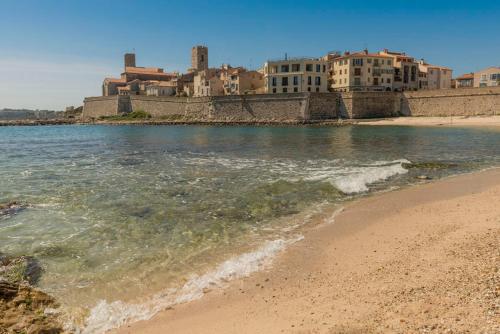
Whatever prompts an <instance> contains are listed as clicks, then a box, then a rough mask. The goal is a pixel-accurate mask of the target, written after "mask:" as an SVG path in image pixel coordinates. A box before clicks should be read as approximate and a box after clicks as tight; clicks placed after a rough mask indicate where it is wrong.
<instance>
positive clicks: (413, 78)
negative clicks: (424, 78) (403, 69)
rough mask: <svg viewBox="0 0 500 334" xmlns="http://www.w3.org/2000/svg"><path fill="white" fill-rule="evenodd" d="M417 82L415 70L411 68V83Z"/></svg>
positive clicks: (413, 67)
mask: <svg viewBox="0 0 500 334" xmlns="http://www.w3.org/2000/svg"><path fill="white" fill-rule="evenodd" d="M415 80H417V68H416V67H415V66H412V67H411V81H415Z"/></svg>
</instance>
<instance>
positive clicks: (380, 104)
mask: <svg viewBox="0 0 500 334" xmlns="http://www.w3.org/2000/svg"><path fill="white" fill-rule="evenodd" d="M398 96H399V93H396V92H344V93H340V97H339V107H338V113H339V115H341V117H343V118H377V117H393V116H397V115H398V113H399V98H398Z"/></svg>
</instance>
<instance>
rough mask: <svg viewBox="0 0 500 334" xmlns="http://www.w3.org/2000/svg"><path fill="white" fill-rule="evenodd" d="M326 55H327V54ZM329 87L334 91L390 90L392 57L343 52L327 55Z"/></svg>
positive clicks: (392, 76)
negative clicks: (336, 54)
mask: <svg viewBox="0 0 500 334" xmlns="http://www.w3.org/2000/svg"><path fill="white" fill-rule="evenodd" d="M327 57H328V56H327ZM328 59H329V60H328V62H329V73H330V80H329V81H330V82H331V89H332V90H334V91H344V92H348V91H390V90H392V84H393V78H394V69H393V60H392V57H389V56H384V55H380V54H378V53H369V52H368V50H364V51H362V52H355V53H350V52H345V53H344V54H343V55H342V56H340V55H338V56H330V57H328Z"/></svg>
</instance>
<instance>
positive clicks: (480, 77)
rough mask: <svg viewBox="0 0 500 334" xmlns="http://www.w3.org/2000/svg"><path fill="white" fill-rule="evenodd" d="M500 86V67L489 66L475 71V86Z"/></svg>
mask: <svg viewBox="0 0 500 334" xmlns="http://www.w3.org/2000/svg"><path fill="white" fill-rule="evenodd" d="M492 86H500V67H488V68H486V69H484V70H482V71H478V72H475V73H474V87H492Z"/></svg>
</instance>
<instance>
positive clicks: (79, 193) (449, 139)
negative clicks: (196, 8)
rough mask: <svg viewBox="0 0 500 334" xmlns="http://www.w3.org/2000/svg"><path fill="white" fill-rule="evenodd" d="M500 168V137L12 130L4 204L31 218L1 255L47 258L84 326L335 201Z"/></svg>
mask: <svg viewBox="0 0 500 334" xmlns="http://www.w3.org/2000/svg"><path fill="white" fill-rule="evenodd" d="M410 162H411V163H416V164H419V163H432V165H417V167H416V168H410V165H408V164H409V163H410ZM499 164H500V132H498V131H493V130H480V129H460V128H411V127H365V126H346V127H338V128H335V127H202V126H190V127H185V126H178V127H177V126H55V127H50V126H46V127H4V128H0V203H2V202H8V201H10V200H17V201H21V202H23V203H27V204H29V205H30V207H29V208H28V209H26V210H24V211H21V212H19V213H18V214H17V215H14V216H11V217H3V218H0V252H2V253H6V254H12V255H20V254H24V255H33V256H34V257H35V258H37V259H38V260H39V261H40V263H41V264H42V265H43V267H44V274H43V276H42V279H41V281H40V282H39V286H40V287H41V288H42V289H44V290H46V291H48V292H49V293H51V294H53V295H54V296H56V297H57V298H58V299H59V300H60V301H61V302H62V303H63V305H64V306H65V308H66V309H67V310H68V311H69V312H70V313H71V314H73V315H74V316H75V317H76V319H80V321H84V320H83V319H85V318H86V317H87V316H88V314H89V310H90V309H92V308H94V307H95V306H96V305H97V304H98V302H99V301H100V300H106V301H108V302H112V301H117V300H123V301H129V302H133V303H136V304H137V305H139V303H146V304H147V298H146V297H145V296H151V295H153V294H154V293H155V292H159V291H163V295H165V291H169V293H170V292H172V291H174V290H173V289H176V288H180V287H182V285H184V284H186V282H188V284H187V285H189V284H191V283H192V282H193V279H192V275H194V274H197V275H202V274H204V273H205V272H207V271H210V270H213V268H216V265H217V264H219V263H222V262H223V261H225V260H227V259H228V258H230V257H232V256H237V255H239V254H241V253H244V252H250V251H252V250H255V249H258V247H262V245H267V246H265V247H270V248H269V249H270V252H272V251H275V248H273V247H274V246H273V245H274V244H269V243H268V244H266V243H265V242H266V241H272V240H287V239H289V238H292V237H295V234H296V233H295V232H294V231H293V228H292V227H293V226H297V225H300V223H301V222H304V221H306V220H307V215H308V213H310V212H311V210H316V209H318V208H320V207H321V205H324V204H325V203H327V204H328V203H339V202H341V201H343V200H345V199H347V198H351V197H352V196H359V195H362V194H366V193H369V192H373V191H378V190H384V189H389V188H392V187H395V186H401V185H405V184H409V183H415V182H420V181H418V180H417V179H416V176H418V175H422V174H425V175H427V176H430V177H433V178H439V177H444V176H447V175H451V174H457V173H462V172H468V171H473V170H478V169H482V168H486V167H490V166H496V165H499ZM427 167H433V168H427ZM294 233H295V234H294ZM279 245H281V244H279ZM264 249H265V250H267V248H264ZM259 254H260V253H259ZM260 255H262V256H265V254H264V253H263V254H260ZM260 255H259V256H260ZM253 259H255V258H253ZM247 260H249V261H250V262H251V260H250V259H247ZM241 261H242V260H241V259H239V260H238V261H236V262H234V263H233V262H231V263H229V264H231V265H236V267H232V269H231V270H240V269H241V270H243V271H244V270H249V269H248V267H245V268H240V267H237V264H238V263H240V262H241ZM226 264H227V263H226ZM229 264H227V265H229ZM234 268H236V269H234ZM238 268H239V269H238ZM221 270H227V268H225V269H224V268H223V269H221ZM198 277H199V276H198ZM189 282H191V283H189ZM187 285H185V287H186V286H187ZM198 286H200V285H198ZM168 288H171V289H172V290H165V289H168ZM177 297H178V296H177ZM177 297H176V298H177ZM186 298H187V299H189V297H186ZM177 300H178V301H179V300H182V298H181V299H177ZM106 305H108V306H109V304H101V308H97V310H99V311H98V313H99V312H100V313H102V312H105V311H103V308H105V306H106ZM115 306H116V305H115ZM117 307H118V306H117ZM135 311H136V312H139V311H140V312H142V311H144V310H143V309H141V310H138V309H134V308H132V309H129V310H128V312H129V313H130V312H135ZM122 313H123V312H122ZM95 316H96V314H94V315H93V318H92V317H91V318H92V319H94V318H95ZM121 316H122V318H123V319H120V321H125V320H126V319H125V318H127V317H128V318H134V317H133V316H131V315H130V314H121ZM89 319H90V318H89ZM94 320H95V319H94ZM90 321H91V320H87V323H88V322H90ZM95 321H96V322H99V321H101V322H102V319H98V320H95ZM94 328H95V331H99V330H102V329H103V328H104V327H102V324H99V325H95V327H94Z"/></svg>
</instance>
